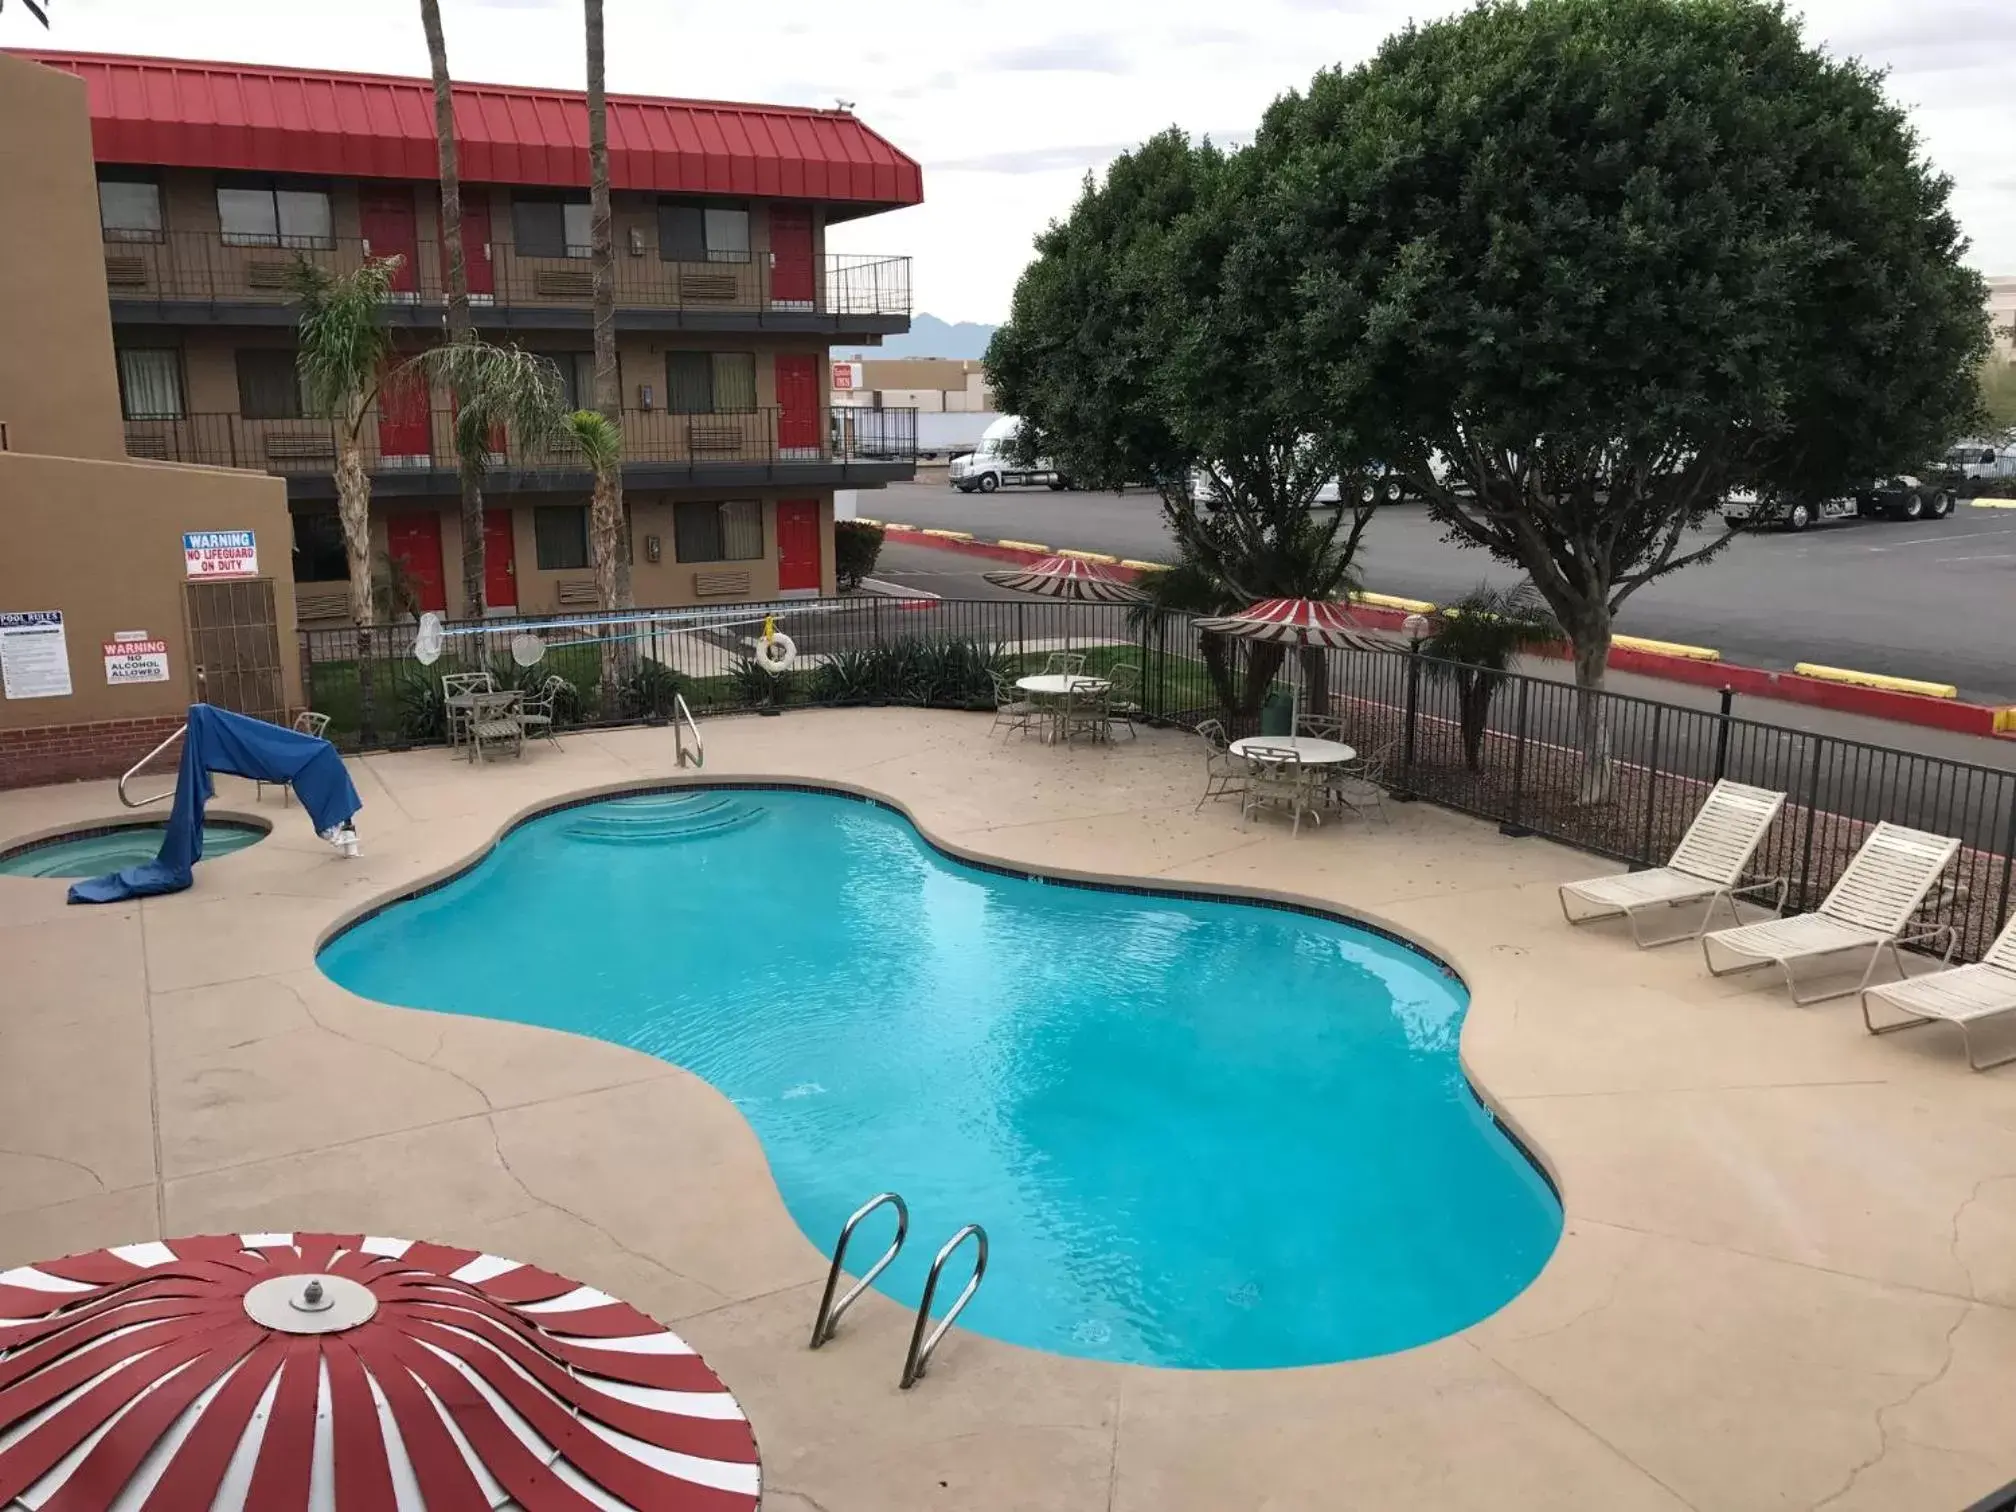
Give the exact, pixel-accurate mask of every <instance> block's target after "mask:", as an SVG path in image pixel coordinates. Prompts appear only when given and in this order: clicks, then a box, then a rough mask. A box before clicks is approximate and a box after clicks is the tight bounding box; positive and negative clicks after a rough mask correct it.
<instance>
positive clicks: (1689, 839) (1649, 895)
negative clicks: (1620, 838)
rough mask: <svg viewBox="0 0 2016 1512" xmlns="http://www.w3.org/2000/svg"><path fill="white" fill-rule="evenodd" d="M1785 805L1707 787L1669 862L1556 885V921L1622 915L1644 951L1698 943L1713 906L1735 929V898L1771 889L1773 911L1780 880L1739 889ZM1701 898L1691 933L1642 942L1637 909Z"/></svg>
mask: <svg viewBox="0 0 2016 1512" xmlns="http://www.w3.org/2000/svg"><path fill="white" fill-rule="evenodd" d="M1784 806H1785V795H1784V794H1783V793H1774V792H1772V791H1770V790H1769V789H1768V788H1759V787H1746V786H1744V784H1742V783H1740V782H1729V781H1726V780H1725V781H1722V782H1718V783H1716V784H1715V786H1714V787H1713V788H1712V789H1710V791H1709V793H1708V798H1707V801H1706V802H1704V803H1703V804H1702V805H1701V810H1700V812H1699V813H1697V814H1696V815H1695V816H1694V822H1693V823H1692V824H1690V825H1688V826H1687V833H1686V834H1684V835H1682V836H1681V837H1680V844H1679V845H1678V846H1677V847H1676V848H1675V849H1674V852H1673V859H1672V860H1671V861H1668V862H1667V863H1666V864H1665V865H1664V866H1659V867H1654V868H1653V869H1652V870H1650V871H1641V872H1625V873H1624V874H1623V875H1621V876H1610V877H1592V878H1590V879H1589V880H1588V881H1587V882H1564V883H1562V884H1561V914H1562V917H1564V918H1565V919H1567V921H1568V922H1569V923H1570V924H1587V923H1588V922H1589V921H1590V920H1592V919H1614V918H1616V917H1617V916H1618V915H1619V914H1622V915H1623V916H1624V918H1625V919H1626V920H1628V921H1629V923H1630V925H1631V938H1632V939H1633V940H1635V941H1637V943H1638V946H1639V948H1640V949H1643V948H1644V947H1646V946H1648V945H1671V944H1673V943H1674V942H1675V941H1677V940H1698V939H1700V938H1701V936H1702V935H1704V934H1706V933H1707V932H1708V922H1709V920H1711V919H1713V918H1714V917H1715V905H1716V904H1718V903H1727V904H1728V905H1729V920H1730V922H1731V923H1732V924H1741V923H1742V922H1743V918H1742V916H1741V915H1740V914H1738V913H1737V912H1736V900H1737V899H1738V898H1741V897H1744V896H1746V895H1748V894H1751V893H1763V892H1769V891H1771V890H1772V889H1774V888H1775V889H1776V890H1777V894H1778V896H1777V898H1776V899H1775V901H1774V902H1773V903H1772V905H1771V907H1772V911H1773V912H1776V911H1777V910H1779V909H1781V908H1783V907H1784V906H1785V879H1784V878H1782V877H1771V878H1767V879H1766V880H1764V881H1762V882H1752V883H1749V884H1747V885H1744V884H1743V871H1744V868H1745V867H1747V866H1749V864H1750V858H1751V857H1752V856H1754V855H1756V854H1757V847H1758V846H1759V845H1761V844H1763V842H1764V834H1765V831H1767V830H1769V829H1770V828H1771V825H1772V822H1773V821H1774V820H1775V819H1777V817H1778V811H1779V810H1780V809H1782V808H1783V807H1784ZM1703 898H1706V899H1707V900H1708V908H1707V911H1706V912H1704V913H1703V914H1702V915H1701V922H1700V924H1699V925H1698V926H1696V927H1695V928H1694V929H1691V930H1688V931H1685V932H1684V933H1681V934H1668V935H1661V936H1659V937H1658V938H1657V939H1653V940H1648V939H1646V938H1645V935H1644V932H1643V931H1642V929H1641V928H1640V927H1639V923H1638V915H1639V913H1640V912H1641V911H1644V910H1650V909H1654V908H1678V907H1680V906H1681V905H1682V904H1687V903H1699V902H1700V901H1701V900H1702V899H1703ZM1571 903H1572V904H1574V905H1579V906H1571Z"/></svg>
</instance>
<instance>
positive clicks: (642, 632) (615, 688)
mask: <svg viewBox="0 0 2016 1512" xmlns="http://www.w3.org/2000/svg"><path fill="white" fill-rule="evenodd" d="M770 612H777V613H779V619H778V627H779V628H780V629H781V630H783V631H785V632H786V633H787V634H789V635H790V636H791V638H792V639H793V641H794V642H795V644H796V646H797V650H798V653H799V662H798V665H797V666H796V667H795V668H794V669H793V670H792V671H791V672H789V673H788V674H786V675H784V676H782V677H772V676H771V674H769V673H768V672H766V671H764V670H762V669H761V668H758V667H756V666H754V665H753V664H752V662H751V661H750V656H751V653H752V651H753V646H754V641H755V638H756V637H757V636H759V635H760V634H761V632H762V626H763V621H764V618H765V616H766V614H768V613H770ZM448 628H449V633H448V635H447V636H446V638H445V641H444V644H443V651H442V655H441V656H440V658H439V659H438V660H437V661H435V662H433V663H432V664H431V665H425V666H423V665H422V664H421V663H420V662H419V661H418V660H417V659H416V658H415V657H414V656H413V654H412V652H413V642H414V633H415V632H414V627H413V626H411V625H406V626H395V627H377V628H374V629H372V630H370V631H368V632H359V631H356V630H352V629H343V630H314V631H307V632H304V633H303V635H302V643H303V655H302V660H303V667H304V672H305V675H306V678H307V684H308V693H309V702H310V704H311V705H312V706H313V707H314V708H316V709H319V710H321V711H323V712H325V713H328V714H330V715H331V716H332V723H331V729H330V735H331V738H333V739H336V740H338V741H339V742H341V743H344V744H347V745H350V746H353V747H355V746H366V747H370V746H386V745H393V746H396V745H401V744H417V743H425V742H428V741H432V740H438V739H440V738H442V723H441V719H442V713H441V704H440V697H441V694H440V689H441V681H440V680H441V677H442V676H443V675H444V674H447V673H453V672H467V671H477V670H490V671H492V672H493V673H494V674H495V675H496V676H498V677H499V678H501V679H502V680H503V681H504V682H505V683H507V684H509V685H527V686H529V685H534V684H538V683H543V682H544V681H545V679H547V678H548V677H552V676H559V677H561V678H563V679H565V680H566V682H567V684H568V688H569V691H568V695H567V698H566V701H565V703H564V705H563V710H562V713H563V718H566V719H568V720H571V722H574V723H577V724H581V725H612V724H623V723H635V722H639V721H650V720H655V719H662V718H663V717H664V715H665V713H666V712H667V711H668V710H669V708H670V705H671V697H672V695H673V694H674V693H680V694H683V695H684V697H685V699H686V701H687V703H688V704H689V706H690V707H691V708H692V709H693V711H694V712H695V713H696V714H707V713H718V712H731V711H738V710H741V711H746V710H750V709H761V708H771V707H784V706H812V705H842V704H886V705H910V706H922V707H933V708H970V709H988V708H991V707H992V706H993V699H994V683H993V679H992V677H991V676H990V673H994V672H999V673H1002V674H1005V675H1007V676H1010V677H1011V678H1012V677H1013V676H1015V675H1020V674H1021V673H1023V672H1028V671H1037V670H1041V668H1042V666H1043V665H1044V663H1045V662H1046V661H1047V660H1048V658H1049V656H1050V655H1051V654H1052V653H1054V652H1060V651H1072V652H1077V653H1080V654H1083V655H1084V656H1085V657H1086V658H1087V667H1088V670H1090V671H1095V672H1096V671H1100V670H1103V669H1105V668H1109V667H1111V666H1114V665H1117V664H1120V663H1132V664H1134V665H1136V666H1139V667H1140V668H1141V670H1142V678H1141V702H1142V706H1143V709H1144V710H1145V712H1146V716H1147V718H1148V719H1149V720H1151V721H1155V722H1160V723H1167V724H1174V725H1179V726H1184V727H1190V726H1194V725H1195V724H1197V723H1198V722H1199V721H1200V720H1202V719H1205V718H1220V719H1223V720H1225V722H1226V723H1227V725H1228V728H1229V729H1230V731H1231V733H1232V734H1234V735H1235V736H1236V735H1239V734H1245V733H1253V732H1254V731H1255V730H1257V729H1258V727H1259V716H1258V714H1257V710H1258V709H1259V707H1260V704H1261V700H1262V698H1263V697H1264V696H1266V695H1268V694H1270V693H1274V692H1278V691H1280V690H1282V689H1283V688H1284V687H1285V685H1286V683H1285V679H1286V678H1288V677H1290V676H1293V675H1294V664H1293V663H1284V662H1283V661H1282V660H1281V658H1280V651H1279V648H1269V647H1259V648H1252V647H1249V646H1248V645H1247V644H1246V643H1243V642H1233V641H1226V640H1223V639H1222V638H1207V637H1205V636H1202V635H1200V634H1199V632H1198V631H1197V629H1196V628H1195V625H1194V623H1193V622H1192V621H1191V620H1190V619H1189V618H1188V617H1187V616H1183V615H1174V614H1161V613H1154V612H1140V611H1136V610H1134V609H1132V608H1131V607H1130V606H1128V605H1124V604H1073V603H1061V602H1057V601H1053V600H1048V599H1034V598H1032V599H1023V600H1012V601H978V600H970V601H969V600H949V599H896V598H884V597H872V596H866V595H854V596H850V597H846V598H840V599H828V600H819V601H816V602H815V601H800V602H795V603H792V604H789V605H781V606H780V605H775V604H772V605H727V606H721V607H718V608H715V607H708V608H698V609H676V610H663V611H656V612H651V611H639V612H638V613H637V614H635V615H632V616H629V617H627V618H626V619H623V620H617V621H612V620H611V619H610V618H609V617H607V616H597V615H593V614H581V615H568V616H558V615H556V616H548V617H545V618H541V619H536V620H535V619H520V620H504V619H499V620H485V621H480V622H470V623H460V624H453V625H450V626H449V627H448ZM525 635H533V636H536V637H537V639H538V642H539V645H538V647H537V648H535V647H533V646H532V645H531V644H530V643H524V644H521V645H520V647H519V649H520V650H521V651H524V652H526V653H527V654H528V655H529V653H530V652H531V651H533V650H534V649H539V650H540V651H541V654H540V655H539V657H538V659H537V660H536V661H534V662H533V663H532V664H531V665H530V666H522V665H520V662H519V659H518V658H516V657H514V655H513V646H514V642H516V641H517V640H518V638H519V637H521V636H525ZM1214 661H1215V664H1216V665H1215V667H1214ZM1456 670H1457V669H1453V668H1447V667H1443V666H1440V665H1438V664H1436V663H1434V662H1432V661H1431V660H1429V659H1428V658H1426V657H1420V656H1416V655H1414V654H1412V653H1410V652H1408V651H1406V650H1405V649H1403V648H1400V647H1397V646H1396V647H1395V648H1394V649H1392V650H1390V651H1389V650H1369V649H1368V650H1350V651H1337V652H1331V653H1328V654H1327V655H1326V656H1325V658H1324V659H1323V672H1322V677H1321V684H1322V688H1321V690H1318V689H1317V688H1316V687H1315V685H1312V691H1311V692H1310V693H1309V694H1308V695H1306V696H1305V701H1304V703H1305V710H1306V709H1307V708H1309V707H1310V706H1312V705H1314V704H1315V703H1317V702H1319V701H1322V699H1323V698H1324V696H1325V694H1326V693H1327V701H1328V704H1329V706H1330V711H1331V712H1332V713H1334V714H1337V715H1339V716H1341V718H1342V719H1343V722H1344V729H1345V733H1346V739H1348V740H1349V741H1350V742H1351V743H1352V744H1353V745H1354V746H1357V747H1358V748H1359V749H1360V750H1361V751H1362V752H1364V753H1366V754H1367V755H1369V756H1371V757H1373V758H1374V759H1375V760H1378V761H1380V762H1382V763H1383V765H1384V768H1385V771H1386V774H1387V775H1386V780H1387V783H1388V785H1389V786H1391V787H1393V788H1394V789H1396V790H1398V791H1400V792H1402V793H1403V794H1406V795H1408V796H1412V797H1418V798H1423V799H1427V800H1429V801H1431V802H1434V803H1436V804H1439V805H1442V806H1445V807H1448V808H1452V809H1457V810H1460V811H1462V812H1464V813H1468V814H1474V815H1476V816H1478V817H1480V818H1484V819H1489V820H1494V821H1496V822H1497V823H1498V824H1500V826H1501V827H1503V828H1504V829H1505V830H1506V831H1507V832H1509V833H1523V834H1537V835H1544V836H1546V837H1548V838H1550V839H1554V840H1559V841H1562V842H1564V843H1566V844H1569V845H1572V846H1576V847H1578V848H1580V849H1583V850H1588V851H1593V852H1595V853H1597V854H1599V855H1604V856H1609V857H1613V858H1615V859H1617V860H1620V861H1625V862H1629V863H1632V864H1634V865H1656V864H1660V863H1663V862H1664V861H1665V860H1666V858H1667V857H1668V856H1669V855H1670V854H1671V853H1672V851H1673V848H1674V846H1675V845H1676V844H1677V843H1678V842H1679V839H1680V836H1681V835H1682V834H1683V833H1684V831H1685V830H1686V827H1687V825H1688V824H1689V823H1690V822H1691V820H1692V819H1693V816H1694V814H1695V811H1696V810H1697V809H1698V808H1699V806H1700V803H1701V800H1702V798H1703V797H1704V796H1705V794H1706V792H1707V789H1708V787H1709V786H1710V785H1711V784H1713V783H1714V782H1715V781H1716V779H1718V778H1721V777H1729V778H1731V779H1733V780H1736V781H1739V782H1747V783H1752V784H1755V785H1756V786H1759V787H1765V788H1772V789H1775V790H1779V791H1783V792H1785V793H1786V794H1787V795H1788V799H1787V803H1786V806H1785V809H1784V811H1783V813H1782V815H1781V817H1780V818H1779V820H1778V822H1777V823H1776V824H1775V825H1774V826H1773V828H1772V831H1771V833H1770V834H1769V835H1768V836H1767V837H1766V840H1765V843H1764V845H1763V846H1762V847H1761V848H1760V850H1759V852H1758V855H1757V858H1756V863H1755V869H1756V872H1757V874H1758V875H1759V876H1760V877H1763V876H1770V877H1783V878H1785V879H1786V880H1787V882H1788V884H1789V893H1790V896H1789V900H1788V904H1789V906H1790V907H1792V908H1794V909H1798V908H1811V907H1812V906H1813V905H1814V904H1816V903H1817V902H1818V901H1819V900H1820V899H1821V898H1822V897H1823V896H1824V895H1825V893H1826V891H1827V889H1828V888H1829V887H1831V886H1832V885H1833V883H1834V881H1835V879H1836V878H1838V877H1839V875H1840V873H1841V871H1842V869H1843V868H1844V867H1845V866H1846V865H1847V862H1848V859H1849V858H1850V857H1851V856H1852V855H1853V854H1854V852H1855V849H1856V848H1857V846H1859V845H1860V843H1861V841H1862V839H1863V837H1864V836H1865V835H1866V834H1867V832H1868V830H1869V829H1870V828H1871V827H1872V826H1873V825H1874V824H1876V823H1877V822H1879V821H1882V820H1889V821H1892V822H1894V823H1898V824H1904V825H1909V826H1911V827H1913V828H1915V829H1923V830H1930V831H1933V832H1935V833H1938V834H1945V835H1952V836H1955V837H1957V838H1958V839H1959V840H1960V841H1961V843H1962V849H1961V852H1960V856H1959V859H1958V861H1957V862H1956V863H1955V865H1954V867H1953V868H1952V869H1951V870H1950V871H1949V872H1948V874H1947V878H1946V881H1945V883H1944V884H1943V885H1942V887H1941V889H1940V890H1939V891H1938V892H1937V893H1936V894H1935V895H1934V897H1933V899H1932V901H1931V902H1930V903H1929V904H1928V905H1927V916H1928V919H1929V920H1931V921H1933V922H1939V923H1950V924H1952V925H1953V926H1954V928H1955V930H1956V931H1957V933H1958V936H1959V940H1960V950H1961V953H1962V955H1963V956H1964V957H1967V958H1973V957H1975V956H1978V955H1979V954H1980V953H1981V952H1982V951H1983V950H1985V949H1986V947H1987V946H1988V944H1989V943H1990V942H1991V941H1992V940H1993V938H1994V936H1995V934H1996V932H1997V931H1998V930H1999V928H2000V926H2001V923H2002V920H2003V919H2004V918H2006V917H2007V915H2008V912H2009V907H2010V903H2011V901H2012V899H2011V883H2012V876H2011V867H2010V863H2009V858H2010V856H2011V855H2012V854H2016V771H2010V770H2002V769H1999V768H1996V767H1990V766H1985V765H1979V764H1975V763H1970V762H1964V761H1953V760H1949V759H1946V758H1943V757H1937V756H1930V755H1923V754H1919V753H1916V752H1910V751H1902V750H1896V749H1892V748H1889V747H1885V746H1879V745H1872V744H1868V743H1865V742H1861V741H1855V740H1846V739H1842V738H1840V737H1837V736H1832V735H1821V734H1815V733H1812V732H1810V731H1805V730H1797V729H1790V728H1786V727H1784V726H1780V725H1774V724H1769V723H1765V722H1763V721H1759V720H1753V719H1746V718H1739V717H1737V716H1736V715H1735V714H1734V713H1733V712H1732V711H1731V708H1730V700H1729V699H1728V698H1727V697H1726V696H1725V697H1724V699H1723V700H1722V705H1721V707H1720V708H1719V709H1715V708H1708V709H1697V708H1689V707H1685V706H1682V705H1678V704H1669V703H1662V702H1658V701H1655V700H1650V699H1642V698H1632V697H1626V696H1624V695H1620V694H1603V695H1600V696H1599V697H1598V698H1596V699H1595V700H1593V701H1592V702H1593V707H1592V705H1591V704H1585V700H1584V699H1583V698H1582V696H1581V695H1580V694H1578V693H1577V691H1576V690H1575V689H1574V688H1573V687H1572V686H1570V685H1568V684H1566V683H1563V682H1559V681H1555V680H1553V679H1550V678H1546V677H1541V676H1534V675H1526V674H1506V675H1504V676H1503V677H1501V678H1498V679H1496V680H1495V683H1494V686H1493V689H1492V696H1491V698H1490V699H1489V701H1488V705H1487V706H1486V707H1485V708H1484V709H1483V710H1482V711H1481V715H1482V717H1481V718H1479V717H1477V712H1476V711H1473V716H1472V718H1471V719H1470V720H1469V721H1468V724H1469V728H1468V730H1467V731H1466V728H1465V724H1466V722H1465V720H1464V718H1463V710H1462V707H1461V692H1460V688H1459V686H1458V682H1457V678H1456V676H1455V673H1456ZM1228 691H1229V693H1230V695H1231V699H1232V707H1231V708H1230V709H1229V710H1228V709H1227V706H1226V698H1225V694H1226V692H1228ZM1592 722H1597V723H1600V727H1601V729H1602V732H1603V736H1604V740H1603V746H1604V748H1606V749H1607V750H1608V752H1609V753H1610V758H1609V760H1608V762H1607V764H1605V767H1604V769H1603V771H1602V773H1601V775H1600V780H1596V779H1592V773H1591V768H1592V764H1591V762H1590V760H1589V758H1588V756H1587V754H1586V752H1587V751H1588V750H1589V749H1590V748H1591V738H1590V730H1591V725H1592Z"/></svg>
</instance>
